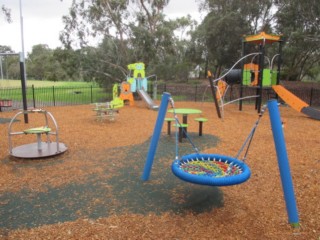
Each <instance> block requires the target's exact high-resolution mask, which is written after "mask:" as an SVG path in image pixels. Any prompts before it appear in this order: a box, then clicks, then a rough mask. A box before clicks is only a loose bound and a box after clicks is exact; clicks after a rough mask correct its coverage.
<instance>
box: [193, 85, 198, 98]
mask: <svg viewBox="0 0 320 240" xmlns="http://www.w3.org/2000/svg"><path fill="white" fill-rule="evenodd" d="M197 94H198V84H196V90H195V95H194V101H195V102H197Z"/></svg>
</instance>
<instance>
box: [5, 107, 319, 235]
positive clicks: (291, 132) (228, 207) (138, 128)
mask: <svg viewBox="0 0 320 240" xmlns="http://www.w3.org/2000/svg"><path fill="white" fill-rule="evenodd" d="M175 105H176V107H187V108H197V109H201V110H202V114H201V116H203V117H206V118H208V119H209V121H208V122H206V123H204V129H203V132H204V135H203V136H202V137H199V136H198V123H197V122H196V121H194V120H193V118H195V117H199V115H194V116H193V115H189V119H188V123H189V127H188V133H189V134H190V137H191V139H192V140H193V142H194V143H195V145H197V147H199V149H200V150H201V152H206V153H219V154H223V155H228V156H235V155H236V154H237V152H238V150H239V149H240V147H241V145H242V144H243V142H244V141H245V139H246V138H247V136H248V134H249V132H250V131H251V129H252V127H253V125H254V123H255V122H256V120H257V119H258V114H257V112H256V111H255V110H254V107H253V106H252V105H245V106H244V108H243V111H239V110H238V106H237V105H228V106H227V107H226V108H225V113H224V115H225V116H224V119H223V120H221V119H218V118H217V116H216V112H215V109H214V104H213V103H201V102H198V103H196V102H176V103H175ZM92 108H93V106H92V105H81V106H64V107H48V108H46V110H48V111H49V112H50V113H52V114H53V116H54V117H55V119H56V121H57V123H58V126H59V133H60V136H59V137H60V142H63V143H64V144H66V145H67V147H68V150H67V151H66V152H65V153H63V154H60V155H57V156H54V157H50V158H44V159H29V160H28V159H18V158H14V157H12V156H10V155H9V151H8V150H9V146H8V137H7V136H8V126H9V123H8V121H7V120H6V121H4V122H3V123H1V124H0V128H1V129H0V132H1V136H2V138H1V145H0V176H1V177H0V216H1V219H0V239H297V240H300V239H301V240H302V239H315V240H316V239H319V238H320V224H319V223H320V214H319V213H320V203H319V199H320V137H319V135H320V121H316V120H313V119H310V118H308V117H306V116H305V115H303V114H301V113H299V112H296V111H295V110H293V109H291V108H290V107H287V106H280V113H281V117H282V119H283V120H284V122H285V126H284V128H283V131H284V135H285V140H286V147H287V152H288V158H289V161H290V168H291V175H292V179H293V183H294V190H295V196H296V202H297V207H298V211H299V218H300V225H301V226H300V228H292V227H291V226H290V225H289V224H288V216H287V211H286V206H285V201H284V196H283V191H282V185H281V179H280V173H279V169H278V163H277V155H276V152H275V146H274V141H273V135H272V130H271V125H270V119H269V113H268V111H267V112H266V113H265V114H264V116H263V117H262V119H261V122H260V124H259V126H258V128H257V130H256V133H255V136H254V138H253V142H252V145H251V147H250V151H249V154H248V157H247V160H246V163H247V164H248V166H249V167H250V169H251V172H252V175H251V178H250V179H249V180H248V181H247V182H245V183H243V184H240V185H234V186H229V187H210V186H201V185H196V184H191V183H186V182H183V181H181V180H180V179H177V178H176V177H175V176H174V175H173V174H172V173H171V169H170V167H171V163H172V161H173V160H174V158H175V150H176V148H175V138H174V133H173V135H171V136H168V135H167V134H166V131H167V129H166V128H167V126H166V124H164V126H163V129H162V134H161V138H160V141H159V144H158V149H157V152H156V156H155V160H154V165H153V168H152V172H151V177H150V180H149V181H146V182H144V181H142V180H141V175H142V172H143V167H144V164H145V161H146V155H147V152H148V148H149V144H150V138H151V136H152V134H153V130H154V126H155V122H156V119H157V112H156V111H153V110H149V109H147V108H146V107H145V105H144V104H143V103H141V102H136V105H135V106H125V107H124V108H122V109H120V112H119V114H118V115H117V117H116V119H115V121H108V120H103V121H97V120H96V117H95V113H94V111H92ZM16 112H17V111H14V112H0V118H1V119H10V118H12V117H13V116H14V115H15V113H16ZM168 116H170V115H169V114H168ZM170 117H172V116H170ZM42 125H43V119H42V118H39V116H38V115H36V114H29V123H28V124H25V123H24V121H23V118H21V119H20V121H18V122H15V123H14V125H13V126H14V129H15V130H16V131H21V130H23V129H26V128H31V127H39V126H42ZM13 140H14V141H13V143H14V146H19V145H24V144H28V143H31V142H35V136H34V135H17V136H14V137H13ZM193 152H194V149H193V148H192V146H191V144H190V143H189V142H188V141H187V140H186V139H183V143H181V144H179V155H185V154H189V153H193Z"/></svg>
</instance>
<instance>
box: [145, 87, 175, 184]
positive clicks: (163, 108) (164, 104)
mask: <svg viewBox="0 0 320 240" xmlns="http://www.w3.org/2000/svg"><path fill="white" fill-rule="evenodd" d="M170 97H171V95H170V93H166V92H164V93H163V95H162V98H161V103H160V108H159V112H158V118H157V121H156V125H155V127H154V130H153V135H152V139H151V142H150V146H149V151H148V155H147V160H146V163H145V165H144V170H143V174H142V177H141V179H142V180H143V181H147V180H148V179H149V177H150V173H151V168H152V164H153V159H154V155H155V153H156V150H157V146H158V142H159V138H160V134H161V129H162V126H163V122H164V118H165V116H166V112H167V108H168V104H169V99H170Z"/></svg>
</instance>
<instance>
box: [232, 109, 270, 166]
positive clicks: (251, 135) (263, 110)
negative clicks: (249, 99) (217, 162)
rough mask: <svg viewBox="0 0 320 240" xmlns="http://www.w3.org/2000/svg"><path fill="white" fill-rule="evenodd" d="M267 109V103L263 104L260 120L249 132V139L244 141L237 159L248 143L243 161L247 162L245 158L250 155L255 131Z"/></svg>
mask: <svg viewBox="0 0 320 240" xmlns="http://www.w3.org/2000/svg"><path fill="white" fill-rule="evenodd" d="M266 109H267V105H263V106H262V108H261V111H260V113H259V118H258V120H257V121H256V122H255V124H254V126H253V128H252V130H251V132H250V133H249V135H248V137H247V139H246V140H245V141H244V143H243V145H242V146H241V148H240V150H239V152H238V153H237V155H236V157H235V158H237V159H238V158H239V156H240V154H241V152H242V151H243V149H244V147H245V146H246V145H247V149H246V152H245V154H244V156H243V158H242V161H243V162H245V160H246V159H247V155H248V152H249V148H250V145H251V142H252V139H253V136H254V134H255V131H256V129H257V127H258V125H259V123H260V120H261V118H262V116H263V114H264V113H265V111H266Z"/></svg>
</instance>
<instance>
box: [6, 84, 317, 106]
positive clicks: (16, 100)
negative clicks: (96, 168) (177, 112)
mask: <svg viewBox="0 0 320 240" xmlns="http://www.w3.org/2000/svg"><path fill="white" fill-rule="evenodd" d="M286 88H287V89H288V90H289V91H291V92H292V93H293V94H295V95H296V96H297V97H299V98H300V99H302V100H303V101H305V102H306V103H308V104H309V105H310V106H314V107H320V88H315V87H299V88H298V87H294V86H286ZM149 89H150V91H148V94H149V95H150V96H157V98H158V100H159V99H160V98H161V94H162V93H163V92H169V93H170V94H171V95H172V96H173V97H174V100H175V101H194V102H201V101H206V102H209V101H213V99H212V93H211V89H210V88H209V86H207V85H203V84H202V85H188V84H158V85H157V87H156V89H157V94H154V93H153V92H152V90H153V89H155V88H154V86H150V87H149ZM26 92H27V105H28V107H34V108H43V107H48V106H65V105H80V104H90V103H95V102H106V101H110V100H112V86H110V87H109V88H99V87H94V86H90V87H54V86H52V87H34V86H32V87H28V88H27V89H26ZM239 92H240V86H239V85H233V86H230V88H229V90H228V92H227V94H226V96H225V101H226V102H227V101H233V100H235V99H238V98H239V96H240V94H239ZM254 95H256V89H254V88H249V87H245V88H243V96H254ZM272 97H274V92H273V90H272V89H271V88H269V89H263V92H262V100H263V101H264V102H265V101H267V100H268V99H270V98H272ZM0 100H11V103H12V104H11V105H10V106H0V111H8V110H12V109H22V108H23V103H22V91H21V88H1V89H0ZM254 101H255V99H254V98H247V99H246V102H254Z"/></svg>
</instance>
